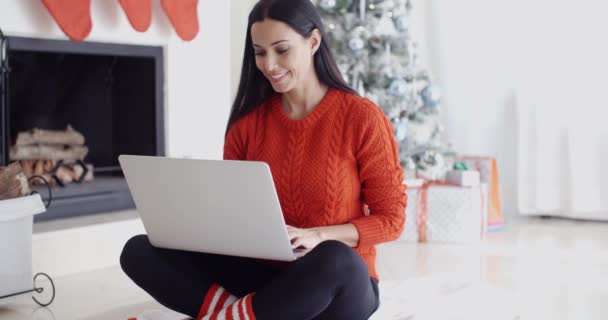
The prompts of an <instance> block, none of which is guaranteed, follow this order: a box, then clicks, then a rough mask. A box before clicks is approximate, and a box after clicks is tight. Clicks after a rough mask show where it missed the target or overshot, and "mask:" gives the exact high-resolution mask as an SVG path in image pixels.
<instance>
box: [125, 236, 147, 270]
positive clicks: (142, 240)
mask: <svg viewBox="0 0 608 320" xmlns="http://www.w3.org/2000/svg"><path fill="white" fill-rule="evenodd" d="M151 247H152V245H151V244H150V240H149V239H148V236H147V235H145V234H140V235H137V236H134V237H132V238H131V239H129V240H128V241H127V243H125V246H124V247H123V248H122V253H121V254H120V266H121V267H122V270H123V271H124V272H125V273H126V274H127V275H130V274H132V272H133V271H134V270H135V269H137V265H139V264H140V262H141V260H142V256H144V255H145V252H147V251H148V250H149V248H151Z"/></svg>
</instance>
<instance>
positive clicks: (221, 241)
mask: <svg viewBox="0 0 608 320" xmlns="http://www.w3.org/2000/svg"><path fill="white" fill-rule="evenodd" d="M118 160H119V162H120V166H121V167H122V170H123V172H124V174H125V177H126V179H127V183H128V185H129V189H130V191H131V195H132V196H133V200H134V201H135V205H136V206H137V211H138V212H139V215H140V217H141V220H142V222H143V224H144V228H145V229H146V232H147V234H148V237H149V239H150V242H151V243H152V244H153V245H154V246H157V247H160V248H168V249H179V250H188V251H197V252H207V253H215V254H223V255H232V256H241V257H251V258H262V259H271V260H282V261H293V260H295V259H297V258H298V257H299V256H301V255H302V252H301V250H300V251H295V252H294V250H292V248H291V242H290V241H289V237H288V236H287V228H286V226H285V221H284V219H283V214H282V212H281V207H280V204H279V199H278V196H277V193H276V190H275V187H274V183H273V180H272V175H271V173H270V167H268V165H267V164H266V163H263V162H254V161H225V160H194V159H173V158H165V157H148V156H131V155H121V156H119V157H118Z"/></svg>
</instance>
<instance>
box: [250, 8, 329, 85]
mask: <svg viewBox="0 0 608 320" xmlns="http://www.w3.org/2000/svg"><path fill="white" fill-rule="evenodd" d="M251 40H252V42H253V48H254V51H255V63H256V66H257V67H258V69H259V70H260V71H261V72H262V73H263V74H264V76H266V78H267V79H268V80H269V81H270V84H271V85H272V88H273V89H274V91H276V92H279V93H285V92H289V91H291V90H293V89H294V88H297V87H299V86H301V85H302V84H303V83H306V82H307V81H309V80H310V79H311V77H315V73H314V69H313V55H314V52H316V50H317V48H318V47H319V44H320V40H321V39H320V35H319V33H318V31H317V30H315V31H314V32H313V33H312V35H311V36H310V37H309V38H308V39H306V38H304V37H302V36H301V35H300V34H299V33H297V32H296V31H295V30H293V29H292V28H291V27H289V25H287V24H286V23H283V22H281V21H277V20H272V19H265V20H263V21H261V22H256V23H254V24H253V25H252V26H251Z"/></svg>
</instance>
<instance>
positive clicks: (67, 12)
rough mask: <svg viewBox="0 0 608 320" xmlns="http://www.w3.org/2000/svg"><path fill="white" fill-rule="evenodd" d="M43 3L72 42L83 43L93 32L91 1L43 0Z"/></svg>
mask: <svg viewBox="0 0 608 320" xmlns="http://www.w3.org/2000/svg"><path fill="white" fill-rule="evenodd" d="M42 3H43V4H44V6H45V7H46V8H47V10H48V11H49V12H50V13H51V15H52V16H53V18H54V19H55V21H56V22H57V24H58V25H59V28H61V30H62V31H63V33H65V34H66V35H67V36H68V37H69V38H70V39H71V40H74V41H82V40H84V38H86V37H87V36H88V35H89V32H91V28H92V27H93V24H92V23H91V0H78V1H63V0H42Z"/></svg>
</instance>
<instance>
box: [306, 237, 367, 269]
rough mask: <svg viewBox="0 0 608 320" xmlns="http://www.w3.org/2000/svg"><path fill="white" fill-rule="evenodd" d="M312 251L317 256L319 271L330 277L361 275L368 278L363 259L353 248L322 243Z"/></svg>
mask: <svg viewBox="0 0 608 320" xmlns="http://www.w3.org/2000/svg"><path fill="white" fill-rule="evenodd" d="M314 251H317V254H318V256H319V260H320V261H319V264H320V267H321V270H322V271H323V272H325V273H329V274H330V275H331V276H334V277H338V276H339V275H348V277H349V278H350V277H353V276H356V275H358V274H361V275H365V277H366V278H369V271H368V269H367V265H366V264H365V262H363V259H362V258H361V257H360V256H359V254H357V252H356V251H355V250H353V248H351V247H349V246H347V245H346V244H344V243H342V242H340V241H336V240H329V241H324V242H322V243H320V244H319V245H318V246H317V247H316V248H315V249H314Z"/></svg>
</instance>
